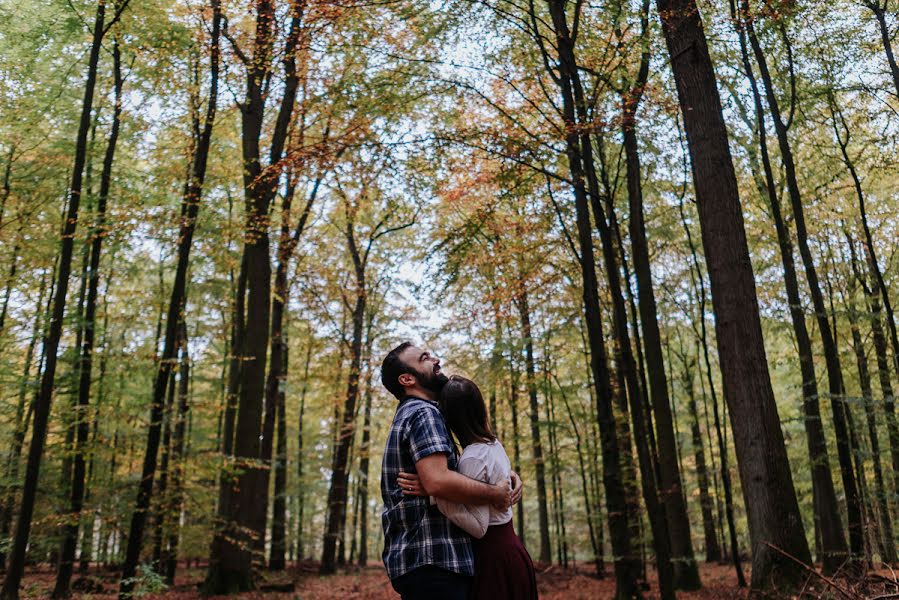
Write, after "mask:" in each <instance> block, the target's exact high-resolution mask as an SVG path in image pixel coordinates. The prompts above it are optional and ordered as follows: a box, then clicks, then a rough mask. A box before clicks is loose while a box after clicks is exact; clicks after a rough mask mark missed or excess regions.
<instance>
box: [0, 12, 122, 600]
mask: <svg viewBox="0 0 899 600" xmlns="http://www.w3.org/2000/svg"><path fill="white" fill-rule="evenodd" d="M105 23H106V0H98V3H97V12H96V16H95V18H94V27H93V38H92V41H91V49H90V55H89V57H88V67H87V78H86V80H85V85H84V99H83V101H82V105H81V119H80V122H79V125H78V135H77V138H76V140H75V160H74V165H73V167H72V180H71V183H70V185H69V195H68V210H67V214H66V219H65V223H64V225H63V230H62V241H61V243H60V252H59V268H58V272H57V280H56V292H55V293H54V295H53V314H52V317H51V319H50V329H49V331H48V332H47V338H46V343H45V353H46V362H45V364H44V372H43V375H42V376H41V385H40V392H39V395H38V397H37V398H36V401H35V404H34V426H33V428H32V435H31V443H30V445H29V448H28V464H27V466H26V468H25V483H24V485H23V487H22V501H21V508H20V511H19V515H18V518H17V519H16V533H15V536H14V538H13V542H12V547H11V550H10V555H9V559H8V562H7V568H6V577H5V578H4V580H3V587H2V589H0V598H2V599H3V600H15V599H17V598H18V597H19V585H20V583H21V581H22V575H23V572H24V569H25V553H26V551H27V548H28V538H29V536H30V533H31V517H32V515H33V514H34V504H35V498H36V496H37V484H38V475H39V472H40V467H41V458H42V456H43V453H44V442H45V441H46V437H47V422H48V420H49V417H50V406H51V404H52V401H53V388H54V383H55V378H56V365H57V361H58V359H59V356H58V354H57V352H58V350H59V340H60V338H61V337H62V320H63V317H64V315H65V308H66V296H67V295H68V291H69V275H70V274H71V271H72V253H73V250H74V244H75V229H76V227H77V224H78V208H79V205H80V202H81V189H82V174H83V171H84V163H85V158H86V155H87V135H88V130H89V129H90V124H91V112H92V110H93V103H94V89H95V88H96V85H97V66H98V64H99V62H100V48H101V45H102V41H103V34H104V33H105V30H104V27H105V26H106V24H105Z"/></svg>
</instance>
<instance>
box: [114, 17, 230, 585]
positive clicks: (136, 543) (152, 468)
mask: <svg viewBox="0 0 899 600" xmlns="http://www.w3.org/2000/svg"><path fill="white" fill-rule="evenodd" d="M210 6H211V8H212V33H211V38H210V42H211V44H210V60H209V97H208V100H207V105H206V115H205V120H204V123H203V128H202V132H201V133H200V137H199V139H198V140H197V143H196V152H195V154H194V156H193V164H192V168H191V177H190V179H189V181H187V182H186V183H185V186H184V194H183V200H182V208H181V224H180V227H179V232H178V252H177V254H178V259H177V266H176V268H175V280H174V282H173V284H172V292H171V295H170V297H169V306H168V311H167V314H166V324H165V340H164V342H163V351H162V356H160V357H159V360H158V362H157V365H156V376H155V379H154V382H153V398H152V401H151V405H150V424H149V427H148V429H147V445H146V448H145V451H144V460H143V466H142V469H141V478H140V484H139V486H138V491H137V500H136V502H135V507H134V512H133V513H132V515H131V525H130V527H129V533H128V545H127V549H126V551H125V561H124V564H123V565H122V579H121V582H120V585H119V597H120V598H121V599H122V600H128V599H129V598H130V597H131V593H132V592H133V590H134V577H135V575H136V573H137V565H138V562H139V560H140V553H141V548H142V546H143V537H144V529H145V527H146V522H147V513H148V511H149V509H150V501H151V498H152V493H153V482H154V479H155V477H156V461H157V454H158V452H159V442H160V437H161V433H162V431H161V428H162V416H163V409H164V406H163V401H164V399H165V393H166V386H167V385H168V382H169V374H170V373H171V372H172V370H173V369H174V360H175V353H176V351H177V347H176V341H177V339H176V338H177V330H178V323H179V321H180V320H181V314H182V311H183V310H184V306H185V303H186V300H187V268H188V265H189V262H190V251H191V247H192V245H193V235H194V231H195V228H196V222H197V214H198V213H199V209H200V200H201V197H202V192H203V182H204V181H205V178H206V164H207V160H208V157H209V148H210V145H211V141H212V129H213V125H214V123H215V114H216V107H217V100H218V76H219V55H220V50H219V37H220V34H221V20H222V13H221V3H220V0H210ZM198 129H199V128H198Z"/></svg>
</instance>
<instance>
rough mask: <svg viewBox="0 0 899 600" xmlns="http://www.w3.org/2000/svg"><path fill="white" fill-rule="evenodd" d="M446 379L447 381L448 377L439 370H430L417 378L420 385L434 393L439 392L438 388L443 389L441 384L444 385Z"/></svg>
mask: <svg viewBox="0 0 899 600" xmlns="http://www.w3.org/2000/svg"><path fill="white" fill-rule="evenodd" d="M447 381H449V377H447V376H446V375H444V374H443V373H442V372H439V371H438V372H437V373H435V372H434V371H431V372H430V373H428V375H427V376H424V375H420V376H419V378H418V382H419V385H421V387H423V388H424V389H426V390H428V391H429V392H434V393H435V394H437V393H440V390H442V389H443V386H445V385H446V382H447Z"/></svg>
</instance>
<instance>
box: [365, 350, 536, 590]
mask: <svg viewBox="0 0 899 600" xmlns="http://www.w3.org/2000/svg"><path fill="white" fill-rule="evenodd" d="M381 382H382V383H383V384H384V387H386V388H387V390H388V391H389V392H390V393H391V394H393V395H394V396H396V398H397V399H398V400H399V406H398V408H397V410H396V415H395V416H394V418H393V424H392V425H391V427H390V432H389V434H388V436H387V444H386V447H385V449H384V459H383V462H382V465H381V497H382V498H383V501H384V513H383V515H382V517H381V521H382V526H383V528H384V553H383V559H384V564H385V566H386V567H387V574H388V576H389V577H390V581H391V583H392V584H393V587H394V589H395V590H396V591H397V592H399V594H400V596H401V597H402V599H403V600H419V599H422V600H469V599H471V600H506V599H509V600H511V599H514V600H532V599H533V600H535V599H536V598H537V584H536V580H535V577H534V566H533V563H532V562H531V557H530V556H529V555H528V553H527V550H525V548H524V546H523V545H522V544H521V541H520V540H519V539H518V536H517V535H515V531H514V529H513V528H512V508H511V506H512V505H513V504H515V503H516V502H519V501H520V500H521V491H522V490H521V480H520V479H519V477H518V475H517V474H516V473H515V472H514V471H512V469H511V465H510V463H509V457H508V456H507V455H506V452H505V450H504V449H503V446H502V444H501V443H500V442H499V440H498V439H496V436H495V435H494V434H493V431H492V429H491V427H490V423H489V422H488V419H487V409H486V407H485V405H484V399H483V397H482V396H481V392H480V390H479V389H478V386H477V385H475V383H474V382H473V381H471V380H469V379H465V378H463V377H457V376H453V377H451V378H450V377H447V376H446V375H444V374H443V373H442V372H441V370H440V361H439V360H438V359H437V358H436V357H434V356H432V355H431V354H430V353H429V352H427V351H425V350H422V349H421V348H418V347H416V346H414V345H412V344H411V343H409V342H405V343H403V344H400V345H399V346H397V347H396V348H394V349H393V350H391V351H390V352H389V353H388V354H387V356H386V357H385V358H384V362H383V363H382V365H381ZM450 431H451V432H452V433H453V434H454V435H455V437H456V439H457V440H458V442H459V445H461V446H462V453H461V455H460V454H459V453H458V451H457V449H456V446H455V444H454V443H453V441H452V439H451V437H450Z"/></svg>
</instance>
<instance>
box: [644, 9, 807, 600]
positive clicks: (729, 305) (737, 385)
mask: <svg viewBox="0 0 899 600" xmlns="http://www.w3.org/2000/svg"><path fill="white" fill-rule="evenodd" d="M657 5H658V11H659V14H660V15H661V21H662V30H663V32H664V34H665V41H666V44H667V47H668V53H669V56H670V58H671V66H672V71H673V73H674V79H675V82H676V85H677V93H678V99H679V102H680V105H681V106H682V107H685V109H684V110H683V111H682V112H683V118H684V124H685V128H686V132H687V141H688V145H689V150H690V156H691V158H692V166H693V180H694V186H695V190H696V199H697V205H698V207H699V218H700V223H701V225H702V233H703V236H702V237H703V245H704V247H705V254H706V260H707V261H708V264H709V275H710V279H711V288H712V303H713V306H714V310H715V316H716V320H715V327H716V333H717V336H716V338H717V341H718V353H719V356H720V361H719V362H720V367H721V375H722V380H723V382H724V397H725V400H726V401H727V403H728V406H729V408H730V416H731V421H732V424H734V425H735V427H734V441H735V445H736V450H737V456H738V457H739V458H740V460H738V465H739V467H740V473H741V480H742V482H743V495H744V499H745V506H746V512H747V516H748V520H749V530H750V536H751V538H752V542H753V548H752V558H753V569H752V587H753V589H755V590H760V591H763V590H775V589H776V590H784V589H787V588H791V587H793V586H801V585H802V582H804V580H805V578H806V573H805V571H804V569H803V568H802V566H801V565H800V564H797V563H796V562H795V561H794V560H791V559H788V558H786V557H785V556H783V555H782V554H781V553H780V552H778V551H777V550H775V548H778V549H779V550H780V551H783V552H786V553H788V554H791V555H792V556H793V557H795V558H796V559H798V561H800V563H806V564H808V563H810V562H811V554H810V553H809V550H808V543H807V542H806V539H805V532H804V531H803V528H802V519H801V515H800V513H799V505H798V502H797V501H796V492H795V490H794V487H793V480H792V476H791V474H790V466H789V462H788V460H787V453H786V447H785V446H784V440H783V433H782V431H781V429H780V418H779V416H778V414H777V405H776V403H775V399H774V392H773V389H772V387H771V379H770V375H769V373H768V363H767V358H766V355H765V346H764V341H763V337H762V327H761V319H760V317H759V308H758V297H757V295H756V289H755V279H754V276H753V273H752V264H751V261H750V259H749V250H748V246H747V242H746V232H745V229H744V225H743V216H742V212H741V207H740V198H739V192H738V188H737V179H736V174H735V173H734V167H733V161H732V159H731V154H730V149H729V147H728V138H727V128H726V126H725V124H724V117H723V114H722V108H721V100H720V97H719V95H718V89H717V85H716V81H715V73H714V68H713V66H712V60H711V57H710V55H709V51H708V46H707V43H706V37H705V32H704V30H703V25H702V20H701V17H700V13H699V9H698V7H697V5H696V2H695V0H658V1H657ZM687 107H688V108H689V109H686V108H687ZM724 456H725V455H724V454H722V457H721V458H722V460H723V459H724Z"/></svg>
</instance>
